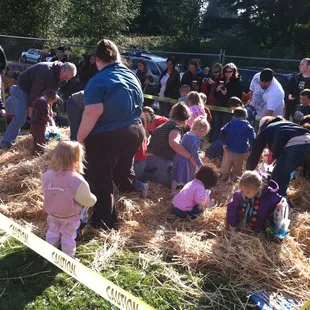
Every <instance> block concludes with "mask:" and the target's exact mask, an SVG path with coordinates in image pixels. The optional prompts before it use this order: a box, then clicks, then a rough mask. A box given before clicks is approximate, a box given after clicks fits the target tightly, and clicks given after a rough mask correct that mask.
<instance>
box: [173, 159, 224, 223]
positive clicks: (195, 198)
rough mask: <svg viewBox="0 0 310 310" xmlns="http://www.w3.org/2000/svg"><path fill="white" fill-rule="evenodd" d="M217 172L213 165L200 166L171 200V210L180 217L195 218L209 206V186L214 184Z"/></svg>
mask: <svg viewBox="0 0 310 310" xmlns="http://www.w3.org/2000/svg"><path fill="white" fill-rule="evenodd" d="M217 180H218V172H217V169H216V167H215V166H214V165H211V164H207V165H205V166H201V167H200V168H199V170H198V171H197V172H196V173H195V179H194V180H193V181H191V182H189V183H187V184H186V185H185V186H184V187H183V188H182V189H181V191H180V192H179V193H178V194H177V195H175V196H174V198H173V200H172V211H173V212H174V213H175V214H176V215H177V216H179V217H181V218H186V217H187V216H191V217H192V218H195V217H197V216H199V215H200V214H201V213H202V212H203V207H205V206H210V204H211V199H210V194H211V190H210V189H211V188H212V187H214V186H216V183H217Z"/></svg>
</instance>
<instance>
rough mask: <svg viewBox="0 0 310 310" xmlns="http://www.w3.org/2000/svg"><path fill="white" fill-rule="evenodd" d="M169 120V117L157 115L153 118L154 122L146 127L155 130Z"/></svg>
mask: <svg viewBox="0 0 310 310" xmlns="http://www.w3.org/2000/svg"><path fill="white" fill-rule="evenodd" d="M168 121H169V120H168V118H166V117H164V116H158V115H156V116H155V117H154V118H153V120H152V122H151V123H149V124H147V125H146V129H147V131H148V132H153V131H154V130H155V129H156V128H157V127H159V126H160V125H162V124H165V123H167V122H168Z"/></svg>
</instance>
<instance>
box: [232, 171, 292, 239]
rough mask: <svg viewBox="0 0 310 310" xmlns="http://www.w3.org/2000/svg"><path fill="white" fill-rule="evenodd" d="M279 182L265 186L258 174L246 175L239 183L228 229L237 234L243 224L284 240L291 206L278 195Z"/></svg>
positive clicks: (253, 172) (255, 172)
mask: <svg viewBox="0 0 310 310" xmlns="http://www.w3.org/2000/svg"><path fill="white" fill-rule="evenodd" d="M278 190H279V186H278V184H277V183H276V182H274V181H270V182H269V183H268V184H266V183H265V181H264V179H263V177H262V176H261V175H260V174H259V173H258V172H257V171H245V172H244V173H243V175H242V176H241V178H240V181H239V190H237V191H236V192H235V193H234V195H233V198H232V199H231V200H230V202H229V203H228V206H227V214H226V222H227V225H228V228H229V229H231V230H235V229H236V228H237V226H238V225H239V224H240V223H242V224H243V226H244V227H245V228H248V229H251V230H254V231H256V232H260V231H267V232H269V233H271V234H272V235H274V236H276V237H277V238H280V239H282V238H283V237H284V236H285V235H286V233H287V230H288V226H289V223H290V221H289V219H288V214H289V206H288V203H287V201H286V199H285V198H283V197H282V196H280V195H279V194H278Z"/></svg>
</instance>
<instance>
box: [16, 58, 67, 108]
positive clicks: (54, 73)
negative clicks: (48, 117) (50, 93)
mask: <svg viewBox="0 0 310 310" xmlns="http://www.w3.org/2000/svg"><path fill="white" fill-rule="evenodd" d="M61 66H62V63H61V62H59V61H55V62H40V63H38V64H36V65H33V66H31V67H29V68H28V69H27V70H26V71H24V72H23V73H22V74H21V75H20V76H19V77H18V79H17V84H18V86H19V87H20V88H21V90H23V91H24V92H26V93H27V94H29V101H28V102H29V106H32V103H33V102H34V101H35V100H36V98H38V97H40V96H41V95H42V92H43V91H44V90H46V89H53V90H57V89H58V88H59V82H60V67H61Z"/></svg>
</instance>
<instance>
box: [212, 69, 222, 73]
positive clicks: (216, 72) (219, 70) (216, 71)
mask: <svg viewBox="0 0 310 310" xmlns="http://www.w3.org/2000/svg"><path fill="white" fill-rule="evenodd" d="M219 72H221V70H219V71H212V73H213V74H217V73H219Z"/></svg>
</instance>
